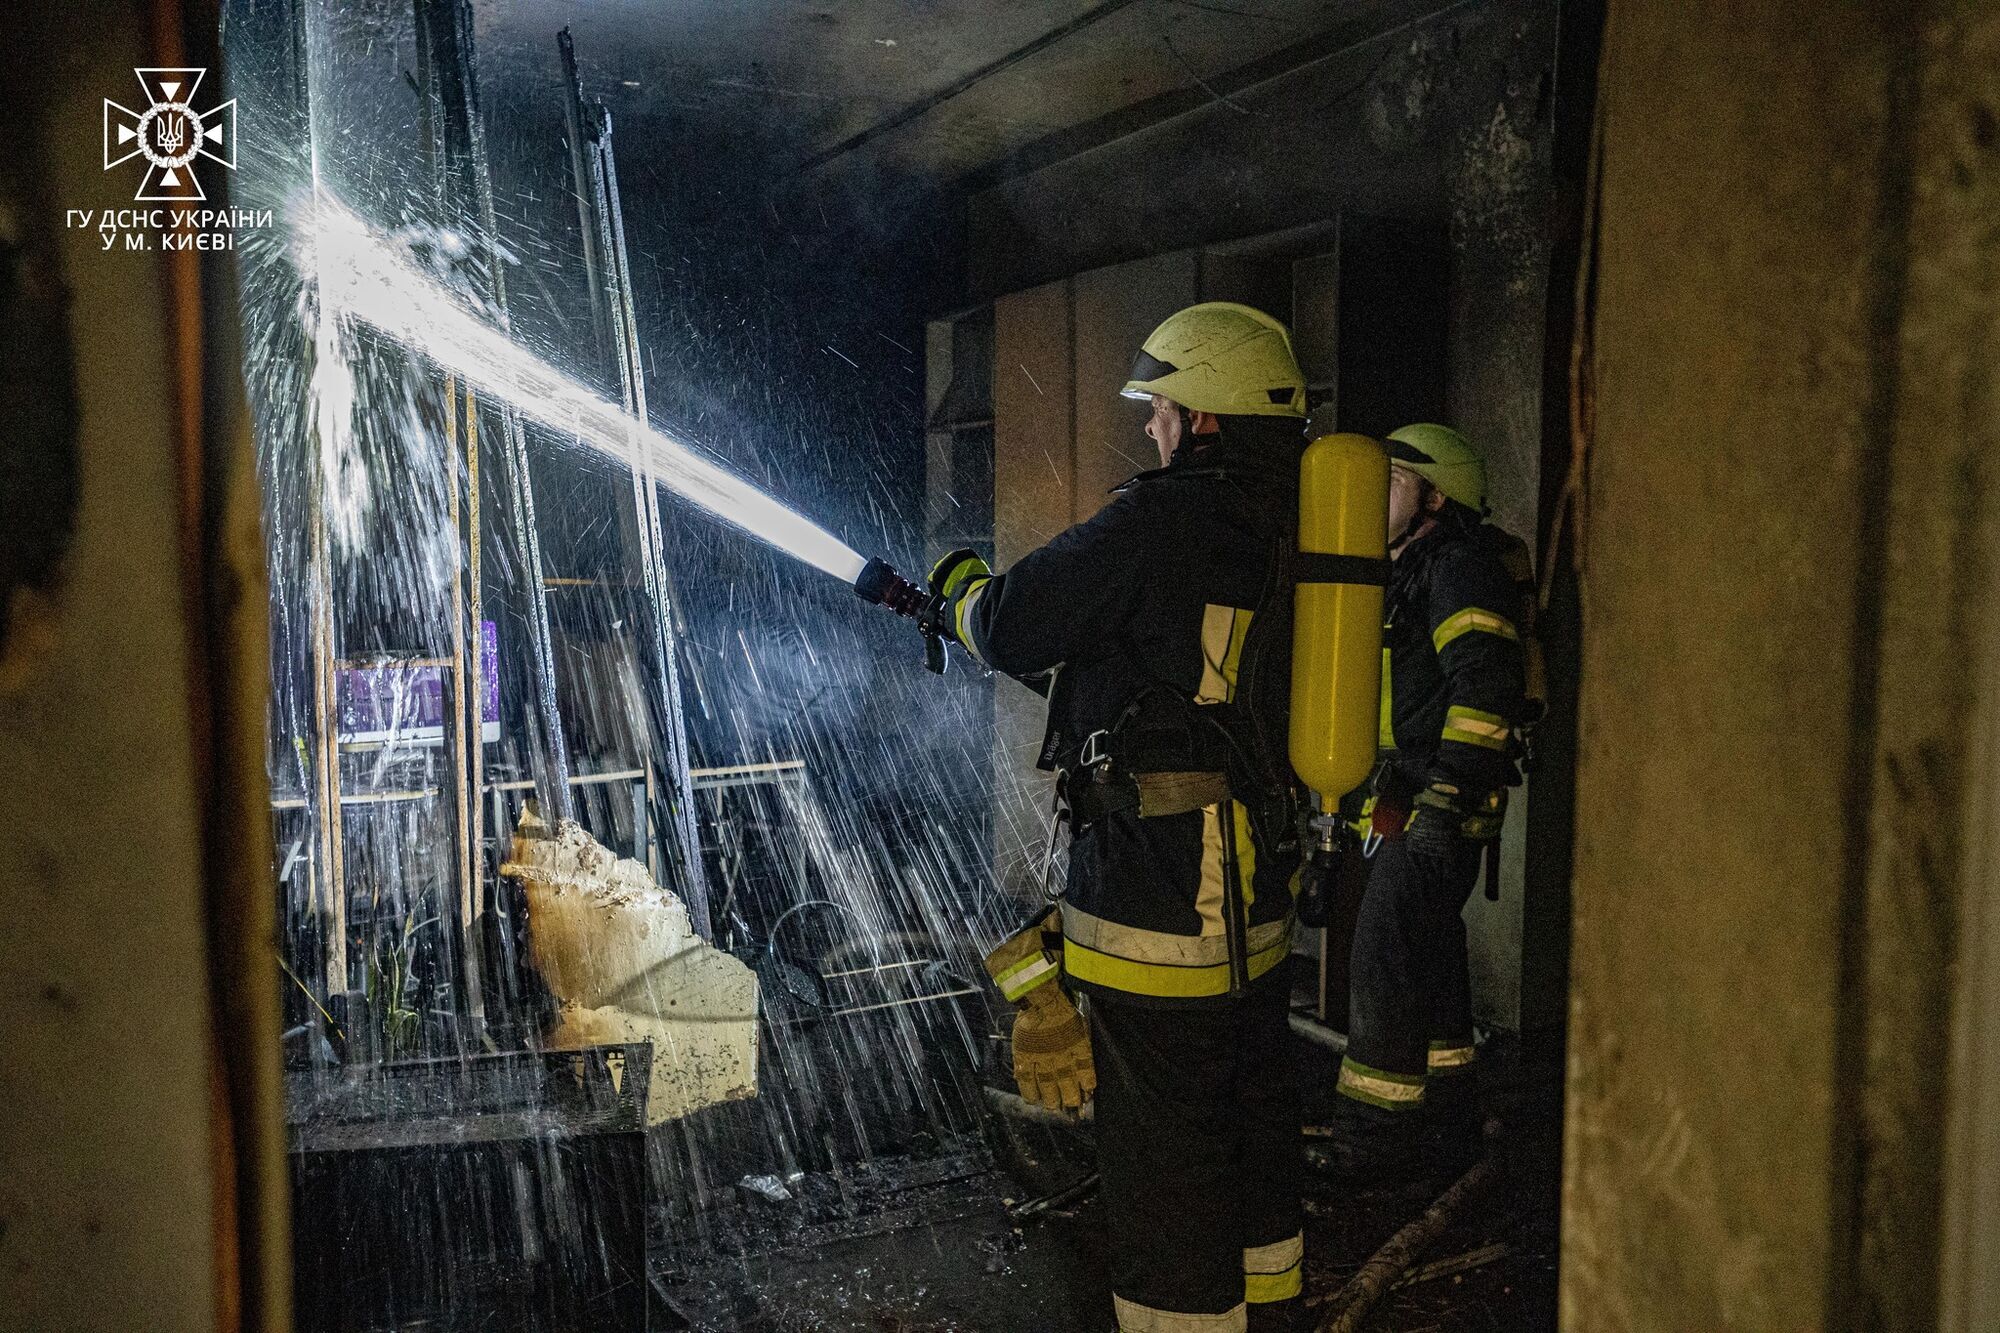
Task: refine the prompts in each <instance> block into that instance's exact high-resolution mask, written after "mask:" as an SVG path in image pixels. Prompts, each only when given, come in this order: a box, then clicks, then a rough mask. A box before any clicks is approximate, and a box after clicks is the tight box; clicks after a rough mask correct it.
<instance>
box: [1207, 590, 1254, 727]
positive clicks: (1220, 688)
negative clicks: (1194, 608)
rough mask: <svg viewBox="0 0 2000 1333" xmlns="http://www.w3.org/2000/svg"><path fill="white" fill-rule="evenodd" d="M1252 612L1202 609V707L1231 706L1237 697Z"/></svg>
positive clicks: (1234, 608)
mask: <svg viewBox="0 0 2000 1333" xmlns="http://www.w3.org/2000/svg"><path fill="white" fill-rule="evenodd" d="M1250 617H1251V613H1250V612H1248V611H1246V610H1244V609H1243V608H1242V607H1239V606H1217V605H1216V604H1215V603H1213V602H1210V603H1209V604H1208V605H1206V606H1204V607H1202V609H1201V685H1200V687H1199V688H1197V689H1196V690H1195V692H1194V701H1195V702H1196V703H1198V704H1218V703H1227V702H1228V701H1229V700H1231V699H1233V698H1235V697H1236V672H1237V668H1238V666H1239V665H1240V664H1241V663H1242V660H1243V641H1244V639H1246V638H1247V637H1248V636H1249V634H1250Z"/></svg>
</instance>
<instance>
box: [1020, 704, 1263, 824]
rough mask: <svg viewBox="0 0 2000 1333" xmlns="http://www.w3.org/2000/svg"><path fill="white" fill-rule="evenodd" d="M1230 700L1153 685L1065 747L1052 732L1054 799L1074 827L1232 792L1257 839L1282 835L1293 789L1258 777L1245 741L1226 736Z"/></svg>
mask: <svg viewBox="0 0 2000 1333" xmlns="http://www.w3.org/2000/svg"><path fill="white" fill-rule="evenodd" d="M1232 707H1233V705H1231V704H1226V703H1213V704H1197V703H1194V702H1193V701H1192V700H1189V699H1186V698H1184V697H1180V696H1177V695H1175V694H1173V693H1171V692H1170V691H1168V690H1167V689H1166V688H1165V687H1156V688H1154V689H1150V690H1147V691H1143V692H1142V693H1141V694H1140V695H1139V696H1138V697H1137V698H1135V699H1134V700H1133V702H1132V703H1131V704H1130V705H1128V706H1127V707H1126V709H1125V711H1124V713H1122V714H1121V715H1120V716H1119V719H1118V721H1117V722H1115V723H1113V724H1112V725H1111V726H1109V727H1105V728H1101V729H1099V730H1097V731H1094V732H1092V733H1090V735H1088V736H1086V737H1084V738H1083V740H1082V742H1081V743H1080V744H1078V745H1076V746H1074V747H1069V748H1070V752H1069V753H1067V754H1063V753H1060V751H1061V750H1062V749H1063V748H1065V747H1063V746H1062V744H1061V741H1060V738H1059V737H1058V736H1057V735H1056V734H1055V733H1054V732H1052V733H1051V736H1050V739H1049V741H1048V742H1047V743H1045V745H1044V750H1043V758H1044V760H1045V764H1044V766H1045V767H1052V768H1054V769H1055V772H1056V799H1057V800H1058V801H1059V802H1060V803H1061V805H1062V807H1063V808H1064V809H1065V810H1066V811H1067V817H1068V822H1069V825H1070V829H1071V832H1072V833H1073V834H1074V833H1081V832H1082V831H1083V830H1085V829H1087V828H1089V827H1090V826H1091V825H1093V824H1096V823H1099V822H1100V821H1102V820H1105V819H1108V818H1110V817H1111V816H1113V815H1119V814H1127V813H1130V814H1136V815H1137V816H1138V817H1139V818H1141V819H1156V818H1161V817H1164V816H1168V815H1183V814H1189V813H1191V812H1193V811H1196V810H1202V809H1206V808H1208V807H1210V806H1215V805H1220V804H1222V803H1223V802H1225V801H1229V800H1234V801H1235V802H1236V803H1237V804H1239V805H1241V806H1242V807H1243V808H1244V809H1245V810H1246V811H1247V812H1248V813H1249V815H1250V822H1251V831H1252V834H1253V836H1255V837H1256V839H1257V841H1258V843H1259V844H1260V845H1267V846H1276V845H1277V844H1279V843H1281V842H1284V841H1286V840H1287V839H1288V838H1289V836H1290V823H1291V813H1292V811H1291V804H1290V802H1291V792H1290V790H1289V788H1286V787H1282V786H1279V785H1278V784H1276V783H1266V782H1259V781H1258V780H1257V776H1256V774H1255V773H1254V772H1253V771H1252V764H1253V761H1252V759H1251V758H1250V754H1249V750H1248V747H1247V745H1244V744H1241V743H1239V742H1238V741H1236V740H1233V739H1232V737H1231V730H1230V729H1231V727H1232V725H1235V724H1236V719H1235V717H1234V716H1233V715H1232V714H1230V713H1228V712H1226V711H1225V710H1228V709H1231V708H1232ZM1052 751H1055V752H1056V753H1054V754H1052V753H1051V752H1052ZM1050 760H1053V762H1048V761H1050Z"/></svg>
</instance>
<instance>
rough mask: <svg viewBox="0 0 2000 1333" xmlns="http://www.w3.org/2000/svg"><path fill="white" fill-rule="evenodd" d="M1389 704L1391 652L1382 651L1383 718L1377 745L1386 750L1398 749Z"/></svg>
mask: <svg viewBox="0 0 2000 1333" xmlns="http://www.w3.org/2000/svg"><path fill="white" fill-rule="evenodd" d="M1390 707H1391V705H1390V703H1389V650H1388V649H1387V648H1384V649H1383V650H1382V718H1381V720H1380V721H1379V722H1377V723H1376V724H1375V743H1376V744H1377V745H1378V746H1380V747H1381V748H1382V749H1384V750H1393V749H1395V748H1396V720H1395V715H1394V714H1393V713H1392V712H1391V711H1390Z"/></svg>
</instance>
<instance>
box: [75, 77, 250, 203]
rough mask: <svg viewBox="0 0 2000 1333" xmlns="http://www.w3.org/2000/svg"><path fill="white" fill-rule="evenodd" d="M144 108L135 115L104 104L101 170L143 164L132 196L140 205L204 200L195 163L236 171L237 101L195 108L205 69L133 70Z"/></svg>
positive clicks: (114, 103) (113, 104) (112, 103)
mask: <svg viewBox="0 0 2000 1333" xmlns="http://www.w3.org/2000/svg"><path fill="white" fill-rule="evenodd" d="M132 72H133V73H134V74H136V75H138V76H139V87H140V88H141V89H142V90H144V92H145V94H146V101H147V106H146V108H145V110H143V111H134V110H133V109H132V108H130V107H128V106H121V105H119V104H118V103H117V102H114V101H112V100H111V99H110V98H108V97H107V98H105V99H104V169H105V170H106V171H109V170H111V169H112V168H113V167H116V166H119V165H122V164H123V163H126V162H130V161H131V160H132V159H133V158H135V157H143V158H145V159H146V174H145V176H144V177H143V178H142V179H141V180H140V181H139V191H138V193H137V194H135V195H133V196H132V197H133V198H134V199H136V200H138V201H139V202H141V203H182V202H185V201H187V200H190V199H206V198H207V197H208V196H207V195H206V194H204V193H202V188H201V181H200V180H199V179H198V178H197V177H196V175H195V159H197V158H203V157H205V158H208V159H209V160H210V161H213V162H220V163H221V164H222V165H223V166H224V167H226V168H228V169H229V170H231V171H234V170H235V169H236V99H235V98H233V97H232V98H230V99H229V100H228V101H227V102H224V103H223V104H222V105H220V106H216V107H211V108H209V109H208V110H207V111H196V110H195V109H194V99H195V90H196V89H198V88H200V87H201V80H202V76H203V75H205V74H207V73H208V71H207V70H205V69H135V70H133V71H132Z"/></svg>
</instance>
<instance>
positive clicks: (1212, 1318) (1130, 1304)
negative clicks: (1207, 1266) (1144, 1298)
mask: <svg viewBox="0 0 2000 1333" xmlns="http://www.w3.org/2000/svg"><path fill="white" fill-rule="evenodd" d="M1111 1307H1112V1309H1113V1310H1114V1311H1116V1312H1117V1315H1118V1333H1243V1330H1245V1329H1247V1328H1249V1326H1250V1312H1249V1310H1248V1309H1246V1308H1245V1307H1243V1306H1241V1305H1239V1306H1237V1307H1236V1308H1235V1309H1234V1310H1230V1311H1227V1312H1225V1313H1223V1314H1181V1313H1179V1312H1177V1311H1174V1310H1155V1309H1154V1308H1153V1307H1152V1306H1150V1305H1141V1304H1139V1302H1137V1301H1128V1300H1126V1299H1125V1298H1124V1297H1123V1296H1119V1295H1116V1294H1113V1296H1112V1297H1111Z"/></svg>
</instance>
